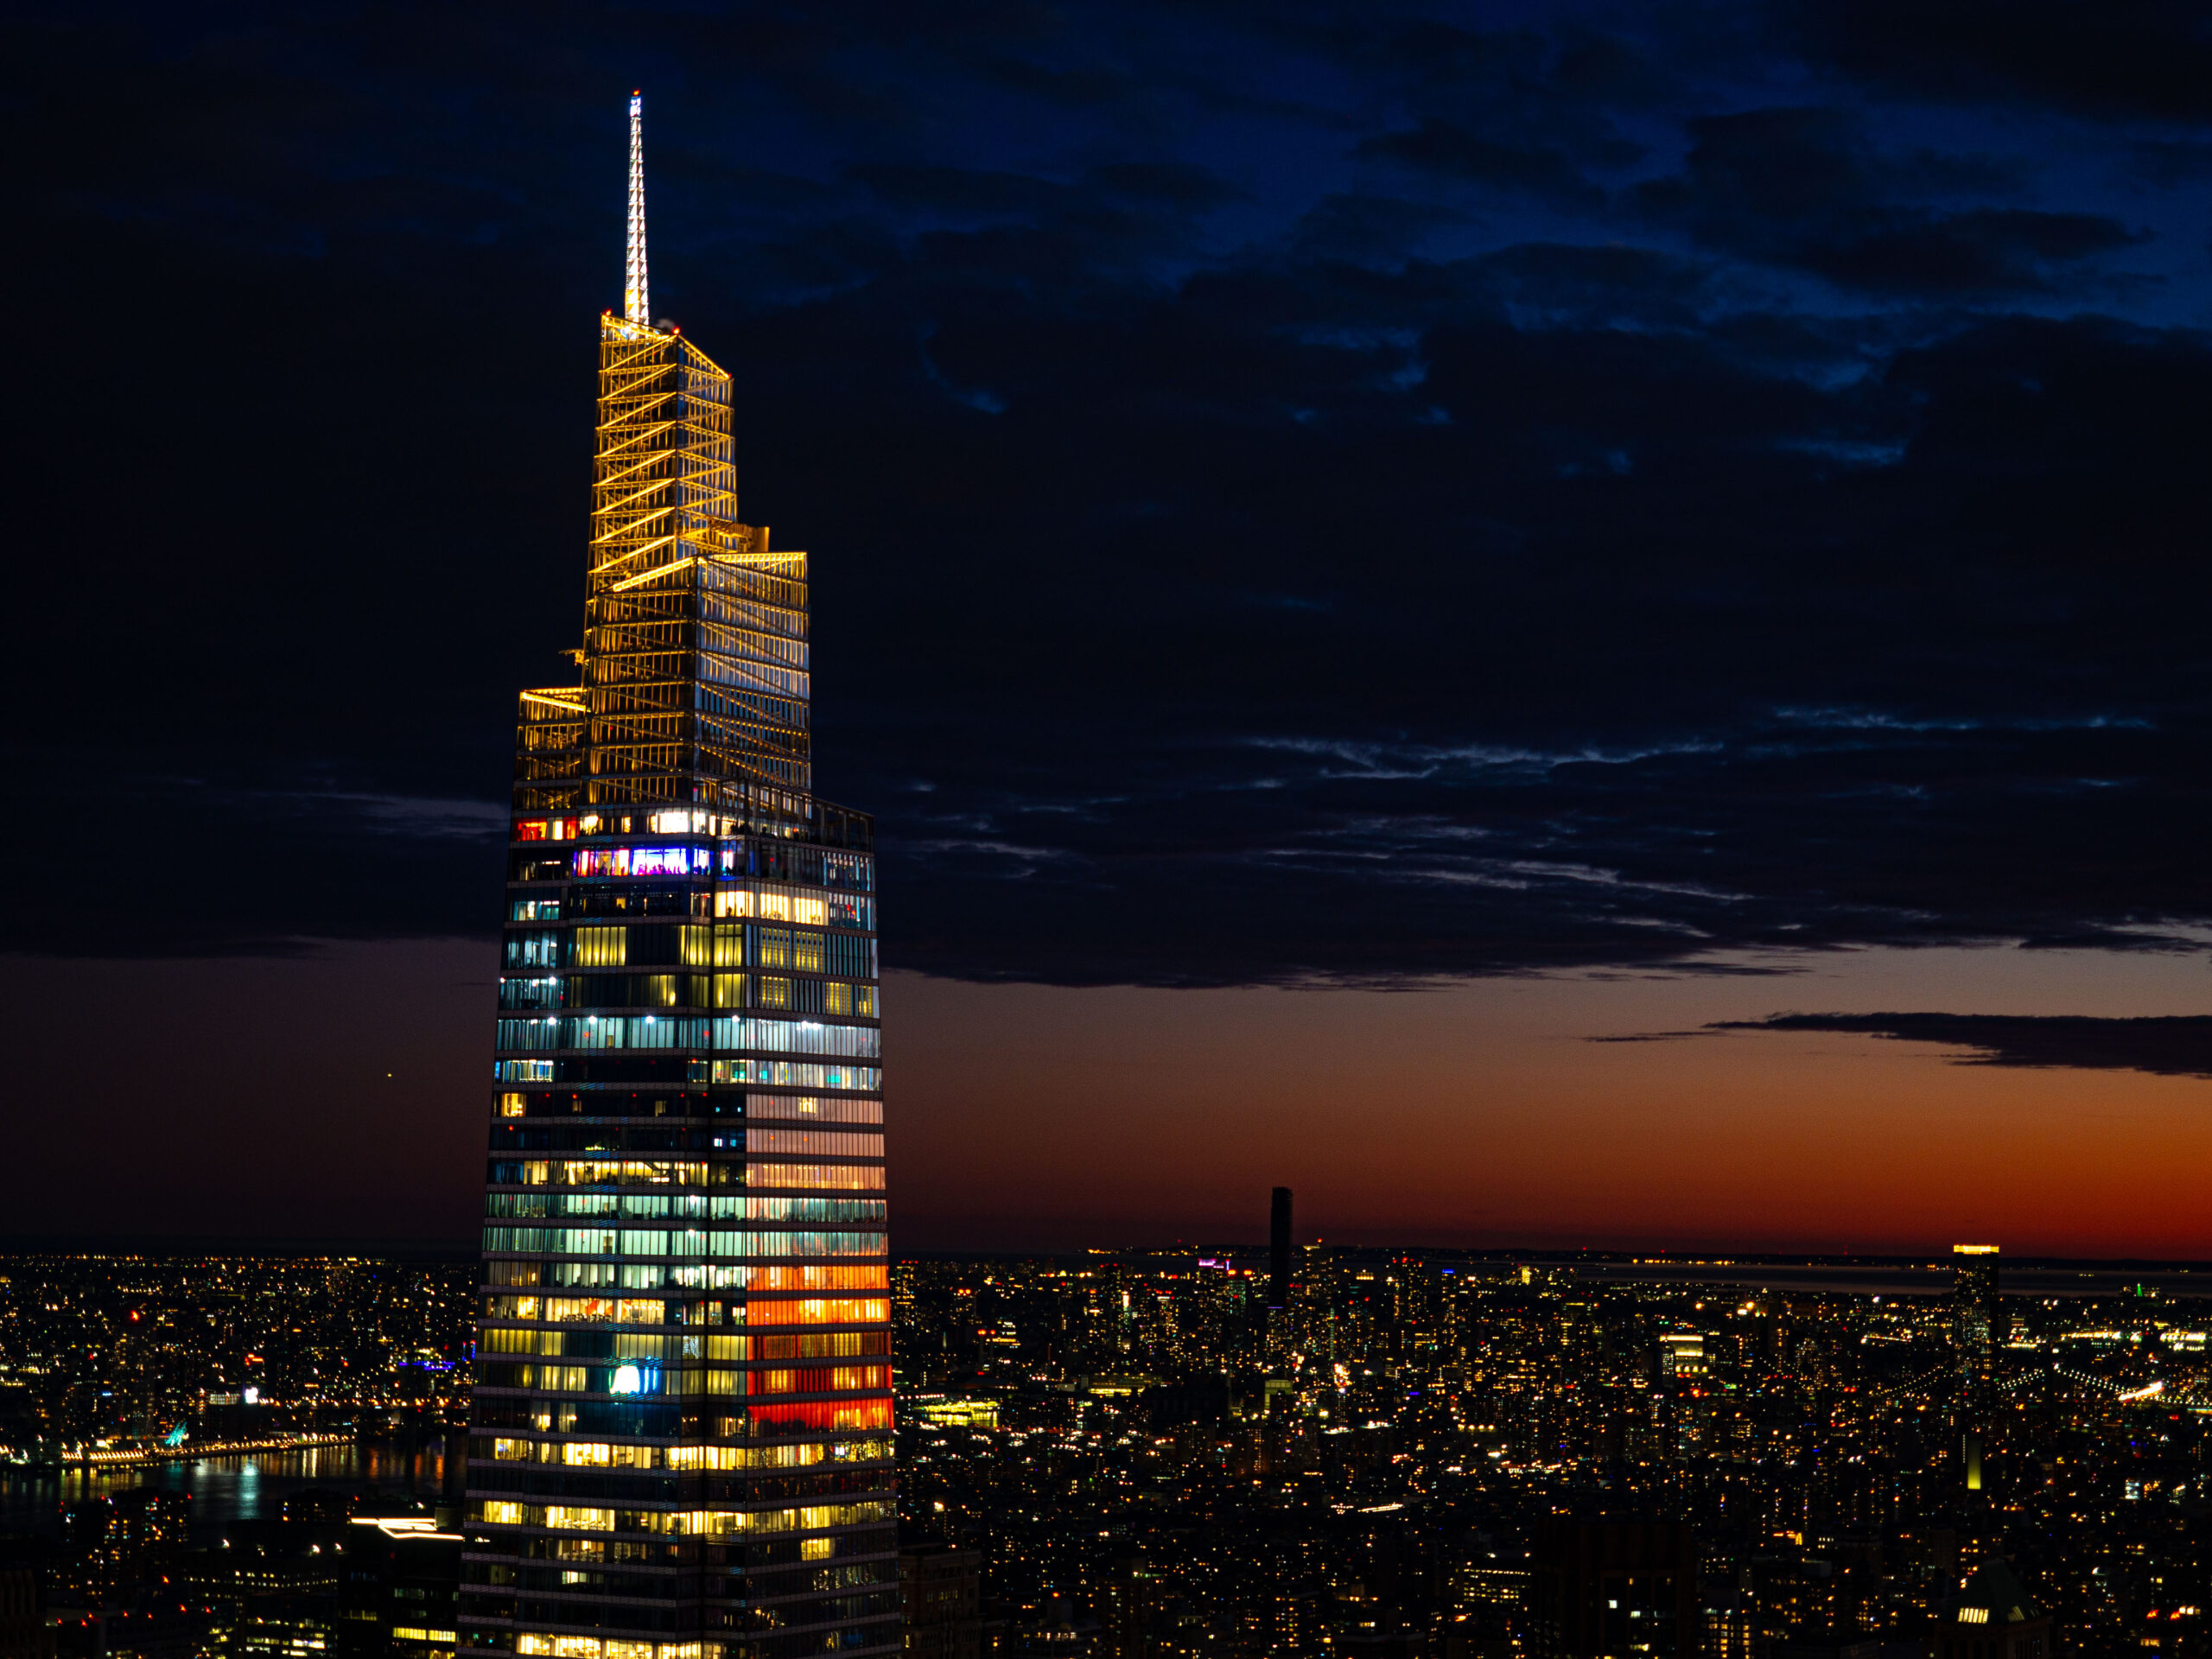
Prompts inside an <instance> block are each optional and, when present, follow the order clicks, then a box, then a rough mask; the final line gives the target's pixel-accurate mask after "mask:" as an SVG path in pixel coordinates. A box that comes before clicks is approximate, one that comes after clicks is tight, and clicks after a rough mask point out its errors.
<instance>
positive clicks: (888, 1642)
mask: <svg viewBox="0 0 2212 1659" xmlns="http://www.w3.org/2000/svg"><path fill="white" fill-rule="evenodd" d="M630 117H631V129H630V130H631V170H630V193H631V194H630V247H629V264H628V270H627V280H626V284H625V305H624V312H625V315H622V316H620V317H617V316H615V315H613V313H612V312H610V313H608V314H607V315H606V316H605V317H604V318H602V319H601V326H600V373H599V420H598V435H599V437H598V459H597V464H596V469H595V479H594V485H595V487H594V495H593V510H592V533H591V546H590V550H589V558H588V566H587V574H586V580H585V609H584V633H583V645H582V650H580V651H578V652H575V660H576V662H577V664H578V666H579V668H580V670H581V675H580V678H579V681H578V683H575V684H572V685H564V686H553V687H548V688H543V689H539V690H530V691H525V692H524V693H523V694H522V702H521V710H520V717H519V720H518V730H517V734H516V753H515V784H514V816H513V821H512V830H511V837H512V839H511V850H510V853H509V866H508V871H507V874H508V883H507V893H506V918H507V929H506V932H505V938H504V941H503V944H502V963H501V972H500V979H499V1009H500V1012H499V1029H498V1043H497V1052H498V1058H497V1059H496V1060H495V1062H494V1065H493V1074H494V1080H493V1090H492V1093H491V1096H490V1105H491V1119H492V1123H491V1160H490V1169H489V1183H488V1185H487V1188H486V1198H485V1217H486V1225H485V1229H484V1286H483V1311H482V1319H481V1323H480V1327H479V1341H478V1344H477V1351H478V1355H479V1358H478V1361H477V1369H476V1379H475V1390H474V1434H473V1436H472V1438H471V1440H470V1444H469V1458H468V1480H467V1511H466V1521H465V1532H466V1537H467V1543H466V1546H465V1555H464V1567H463V1581H464V1584H463V1594H462V1598H461V1616H460V1630H459V1631H458V1637H459V1641H458V1645H459V1646H460V1647H461V1649H474V1650H479V1651H481V1650H486V1649H489V1650H493V1651H505V1652H509V1653H516V1654H530V1655H543V1656H547V1659H786V1656H797V1655H799V1654H818V1653H835V1654H836V1655H838V1656H840V1659H852V1656H863V1655H869V1654H882V1655H888V1654H889V1653H891V1652H893V1651H894V1650H895V1649H897V1647H898V1645H899V1623H898V1607H899V1592H898V1555H897V1548H898V1541H897V1534H896V1524H895V1523H896V1514H897V1505H896V1502H895V1497H894V1493H893V1481H892V1461H891V1459H892V1441H891V1335H890V1326H889V1313H890V1309H889V1303H888V1298H887V1261H886V1257H885V1249H884V1239H885V1234H884V1203H885V1200H884V1165H883V1128H882V1125H883V1097H882V1083H883V1076H882V1072H881V1071H880V1068H879V1064H878V1045H879V1039H880V1030H879V1027H878V1025H877V1015H878V1013H879V1011H880V1009H879V1003H878V992H877V984H876V957H875V898H874V891H875V861H874V850H873V849H874V832H873V824H872V822H871V820H870V819H869V818H868V817H866V816H865V815H864V814H861V813H858V812H850V811H847V810H843V809H842V808H839V807H835V806H831V805H829V804H827V803H825V802H823V801H821V800H819V799H817V798H816V797H815V796H814V794H813V793H812V772H811V766H810V740H809V735H808V721H807V710H808V698H809V692H810V682H809V678H808V664H807V644H806V638H807V611H806V607H807V588H806V582H807V565H806V555H805V554H804V553H796V552H787V551H780V550H779V551H771V550H770V549H769V543H768V532H767V531H766V529H763V528H760V527H756V526H753V525H750V524H741V523H740V522H738V518H737V497H736V480H735V472H734V466H733V463H732V456H731V383H730V377H729V376H728V374H726V373H724V372H722V371H721V369H720V368H719V367H717V366H716V365H715V364H714V363H713V362H712V361H711V360H709V359H708V358H707V357H706V356H705V355H704V354H703V353H701V352H700V351H699V350H698V348H697V347H696V346H693V345H692V344H691V343H690V341H689V340H685V339H683V337H682V336H681V335H680V334H678V333H677V331H676V329H675V328H674V327H673V326H672V325H670V324H668V323H665V322H660V323H656V322H654V321H652V319H651V317H650V315H648V311H647V305H646V299H645V295H646V287H645V199H644V174H643V166H642V159H641V154H640V149H639V100H637V99H632V100H631V105H630ZM770 1630H772V1631H774V1632H776V1634H775V1635H774V1637H768V1638H764V1637H761V1636H760V1635H759V1634H757V1633H758V1632H762V1631H770ZM446 1640H447V1641H448V1643H451V1642H453V1641H454V1637H447V1638H446Z"/></svg>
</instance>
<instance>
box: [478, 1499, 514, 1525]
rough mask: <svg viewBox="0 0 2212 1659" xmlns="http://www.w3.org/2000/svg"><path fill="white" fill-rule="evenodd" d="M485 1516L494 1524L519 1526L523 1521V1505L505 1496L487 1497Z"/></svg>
mask: <svg viewBox="0 0 2212 1659" xmlns="http://www.w3.org/2000/svg"><path fill="white" fill-rule="evenodd" d="M484 1518H485V1519H486V1521H488V1522H491V1523H492V1524H493V1525H494V1526H500V1527H518V1526H520V1525H522V1522H523V1506H522V1505H521V1504H519V1503H510V1502H508V1501H507V1500H506V1499H505V1498H486V1500H485V1502H484Z"/></svg>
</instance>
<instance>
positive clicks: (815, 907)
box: [791, 899, 829, 927]
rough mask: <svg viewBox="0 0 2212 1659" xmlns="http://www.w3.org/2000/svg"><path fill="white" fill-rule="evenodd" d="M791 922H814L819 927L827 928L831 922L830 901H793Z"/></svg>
mask: <svg viewBox="0 0 2212 1659" xmlns="http://www.w3.org/2000/svg"><path fill="white" fill-rule="evenodd" d="M791 920H793V921H795V922H812V923H813V924H814V925H816V926H817V927H826V926H827V925H829V900H828V899H792V900H791Z"/></svg>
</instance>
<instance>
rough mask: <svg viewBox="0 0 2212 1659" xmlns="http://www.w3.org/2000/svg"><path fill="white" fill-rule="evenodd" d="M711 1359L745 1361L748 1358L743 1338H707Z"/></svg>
mask: <svg viewBox="0 0 2212 1659" xmlns="http://www.w3.org/2000/svg"><path fill="white" fill-rule="evenodd" d="M707 1357H708V1358H709V1359H743V1358H745V1357H746V1352H745V1338H743V1337H722V1336H709V1338H707Z"/></svg>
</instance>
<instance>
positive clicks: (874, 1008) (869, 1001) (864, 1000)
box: [853, 985, 883, 1020]
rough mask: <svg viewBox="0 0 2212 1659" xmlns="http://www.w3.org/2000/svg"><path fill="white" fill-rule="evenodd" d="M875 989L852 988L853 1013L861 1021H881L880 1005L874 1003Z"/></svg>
mask: <svg viewBox="0 0 2212 1659" xmlns="http://www.w3.org/2000/svg"><path fill="white" fill-rule="evenodd" d="M876 995H877V992H876V988H875V987H874V986H873V985H855V986H854V987H853V1012H854V1013H855V1014H858V1015H860V1017H861V1019H863V1020H880V1019H882V1018H883V1014H882V1013H881V1011H880V1004H879V1003H878V1002H877V1001H876Z"/></svg>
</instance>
